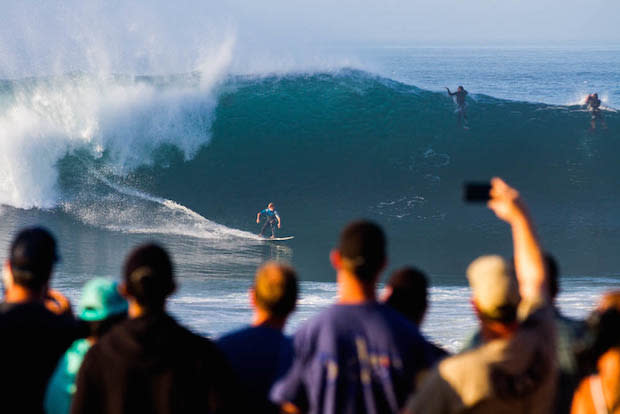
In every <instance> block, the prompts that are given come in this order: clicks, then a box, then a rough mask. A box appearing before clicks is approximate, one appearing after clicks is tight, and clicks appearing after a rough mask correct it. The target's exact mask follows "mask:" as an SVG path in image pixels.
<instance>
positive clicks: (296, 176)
mask: <svg viewBox="0 0 620 414" xmlns="http://www.w3.org/2000/svg"><path fill="white" fill-rule="evenodd" d="M222 53H224V52H222ZM221 62H222V64H221V66H222V67H223V68H224V67H225V66H226V56H224V57H222V58H221ZM454 109H455V108H454V103H453V102H452V100H451V99H450V98H449V97H447V96H446V94H444V93H439V92H433V91H427V90H422V89H419V88H417V87H415V86H411V85H407V84H403V83H399V82H395V81H392V80H389V79H386V78H382V77H378V76H375V75H372V74H369V73H366V72H362V71H357V70H349V69H343V70H338V71H334V72H325V73H313V74H307V73H297V74H289V75H282V76H230V75H228V76H224V75H223V74H222V73H219V72H218V71H217V70H214V71H211V72H210V74H209V75H208V76H205V75H204V74H203V73H200V72H196V73H191V74H185V75H177V76H166V77H154V76H150V77H148V76H142V77H138V76H131V77H128V76H106V77H101V76H91V75H88V74H84V73H77V74H73V75H66V76H60V77H53V78H32V79H23V80H16V81H4V82H2V84H1V92H0V134H1V135H2V136H3V139H2V141H1V142H0V147H1V148H0V150H1V151H2V154H3V157H2V163H0V203H2V204H4V205H9V206H12V207H15V208H40V209H53V210H57V211H59V212H62V213H63V214H64V213H66V214H69V215H71V216H73V217H75V218H76V219H78V220H80V221H82V222H85V223H87V224H91V225H95V226H100V227H104V228H109V229H113V230H120V231H130V232H131V231H134V232H153V233H157V232H161V233H178V234H184V235H191V236H196V237H206V238H217V237H224V236H226V237H230V236H234V237H247V238H249V237H252V236H251V234H250V233H249V231H254V230H255V229H254V227H253V221H252V216H253V215H254V214H255V213H256V211H257V210H258V209H259V208H261V207H263V205H264V204H265V203H266V202H267V201H269V200H273V201H276V203H277V204H278V206H279V208H280V209H281V212H282V213H286V224H287V226H288V227H287V228H288V229H289V231H291V232H292V233H294V234H296V235H300V236H303V237H304V238H305V239H306V240H308V241H309V242H311V241H312V240H317V239H320V238H322V237H323V238H324V236H325V234H330V235H332V234H335V233H336V229H337V228H339V226H341V225H342V223H343V222H345V221H347V220H348V219H350V218H351V217H356V216H367V217H373V218H375V219H377V220H379V221H382V222H383V223H385V225H386V226H387V227H388V228H393V229H394V231H396V232H397V233H398V234H399V236H397V237H396V240H397V241H398V240H399V238H404V237H407V238H408V240H413V245H412V244H411V243H408V244H407V248H408V249H411V248H414V249H418V250H416V254H419V255H420V256H422V257H420V258H418V259H417V262H421V263H424V262H425V261H433V262H435V263H434V264H433V265H431V268H432V267H433V266H434V267H435V268H439V269H441V268H443V267H445V268H452V266H453V265H454V263H455V262H459V260H460V259H459V258H455V257H441V254H440V252H437V249H436V247H437V246H442V247H444V248H445V249H446V251H451V250H452V251H455V250H465V251H464V252H463V254H462V255H461V254H459V255H458V256H459V257H461V256H463V257H472V255H473V254H476V253H479V252H470V251H468V250H469V249H471V248H470V247H467V246H463V240H464V239H465V238H466V237H467V236H468V235H471V234H475V233H480V230H481V229H482V230H485V231H487V232H488V245H489V246H492V245H493V243H496V242H497V240H498V238H501V237H504V236H503V234H504V229H503V228H501V227H499V226H496V225H491V226H490V227H487V226H488V225H487V224H485V223H488V216H486V214H488V213H487V212H486V211H483V210H484V209H475V208H464V206H463V205H462V204H461V202H460V187H461V183H462V181H464V180H467V179H488V178H489V177H491V176H493V175H501V176H503V177H506V178H507V179H508V180H509V181H511V182H513V183H514V184H515V185H517V186H519V187H520V188H523V189H524V190H525V191H526V193H527V195H528V196H529V197H528V199H530V200H532V204H533V208H534V209H535V210H537V211H536V213H537V214H536V216H537V217H539V218H540V220H541V221H542V229H543V232H546V233H547V238H548V239H551V241H552V243H558V244H562V246H561V248H563V249H564V250H565V251H570V252H579V254H580V255H585V256H588V255H592V256H594V255H595V254H597V253H598V252H597V249H599V250H600V248H601V246H603V245H605V238H606V237H607V236H606V235H607V233H611V232H612V231H613V229H617V228H618V227H620V225H619V223H620V220H617V219H616V218H615V215H614V214H612V212H611V209H615V211H617V208H618V207H619V206H618V205H617V204H618V201H617V197H612V196H611V195H612V194H614V192H615V188H616V183H617V182H618V179H619V178H620V168H619V167H618V163H617V160H616V157H617V155H616V154H618V153H619V152H618V150H619V149H620V148H619V146H620V142H619V141H618V139H617V137H618V134H617V132H615V131H618V127H619V126H620V125H619V121H620V116H619V115H618V114H617V113H616V112H614V111H612V110H607V111H605V114H604V115H605V118H606V122H607V126H608V129H607V130H600V131H595V132H594V133H592V132H590V131H588V129H589V114H588V113H586V112H585V111H584V110H583V109H582V108H581V107H579V106H553V105H546V104H541V103H528V102H513V101H506V100H500V99H495V98H492V97H489V96H484V95H474V96H473V97H472V98H470V99H469V102H468V113H469V118H470V120H469V124H470V129H469V130H463V129H462V128H459V127H458V125H457V122H456V114H455V113H454ZM603 171H604V173H602V172H603ZM217 223H220V224H217ZM566 223H568V225H566ZM235 229H240V230H235ZM601 235H603V238H601ZM562 240H563V241H562ZM597 240H599V241H597ZM431 246H433V247H432V249H433V252H430V250H429V249H431ZM396 248H398V247H396ZM438 260H440V263H437V261H438ZM597 263H598V262H597ZM601 268H602V269H607V267H606V266H605V265H604V264H603V265H601Z"/></svg>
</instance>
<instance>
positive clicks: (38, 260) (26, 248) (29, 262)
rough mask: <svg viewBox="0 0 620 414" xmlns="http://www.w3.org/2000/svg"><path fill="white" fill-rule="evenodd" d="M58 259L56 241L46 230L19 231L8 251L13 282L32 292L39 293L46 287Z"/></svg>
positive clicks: (36, 228)
mask: <svg viewBox="0 0 620 414" xmlns="http://www.w3.org/2000/svg"><path fill="white" fill-rule="evenodd" d="M58 259H59V257H58V254H57V252H56V240H55V239H54V236H52V234H51V233H50V232H49V231H48V230H46V229H44V228H42V227H30V228H26V229H24V230H22V231H20V232H19V233H18V234H17V236H16V237H15V239H14V240H13V242H12V243H11V247H10V251H9V266H10V268H11V273H12V275H13V282H14V283H15V284H17V285H20V286H22V287H25V288H27V289H29V290H32V291H41V290H42V289H43V288H44V287H45V286H47V284H48V282H49V280H50V278H51V275H52V269H53V267H54V264H55V263H56V262H57V261H58Z"/></svg>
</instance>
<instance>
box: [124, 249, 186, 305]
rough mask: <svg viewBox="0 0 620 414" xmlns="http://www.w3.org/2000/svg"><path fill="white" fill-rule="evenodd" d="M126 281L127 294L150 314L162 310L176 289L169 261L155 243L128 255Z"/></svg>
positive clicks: (166, 254)
mask: <svg viewBox="0 0 620 414" xmlns="http://www.w3.org/2000/svg"><path fill="white" fill-rule="evenodd" d="M123 277H124V282H125V289H126V291H127V294H128V295H129V296H130V297H131V298H133V299H134V300H135V301H136V302H137V303H138V304H139V305H141V306H142V307H144V308H145V309H146V310H148V311H158V310H163V308H164V304H165V302H166V298H167V297H168V296H169V295H170V294H171V293H172V292H174V289H175V283H174V276H173V268H172V262H171V260H170V257H169V256H168V253H167V252H166V251H165V250H164V249H163V248H162V247H160V246H159V245H157V244H155V243H149V244H144V245H141V246H138V247H136V248H135V249H134V250H133V251H132V252H131V253H130V254H129V256H128V257H127V259H126V260H125V265H124V269H123Z"/></svg>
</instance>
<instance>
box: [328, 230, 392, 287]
mask: <svg viewBox="0 0 620 414" xmlns="http://www.w3.org/2000/svg"><path fill="white" fill-rule="evenodd" d="M385 245H386V242H385V235H384V234H383V230H381V227H379V226H378V225H377V224H375V223H372V222H370V221H365V220H360V221H354V222H352V223H350V224H349V225H348V226H347V227H345V228H344V230H343V231H342V233H341V234H340V244H339V246H338V251H339V253H340V258H341V265H342V267H343V268H344V269H345V270H347V271H349V272H350V273H352V274H353V275H355V277H356V278H357V279H358V280H359V281H361V282H364V283H370V282H376V280H377V276H378V275H379V272H380V271H381V269H382V268H383V266H384V265H385V261H386V253H385Z"/></svg>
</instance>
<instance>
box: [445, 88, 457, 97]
mask: <svg viewBox="0 0 620 414" xmlns="http://www.w3.org/2000/svg"><path fill="white" fill-rule="evenodd" d="M446 90H447V91H448V95H450V96H454V95H456V92H454V93H452V92H450V89H448V87H447V86H446Z"/></svg>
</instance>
